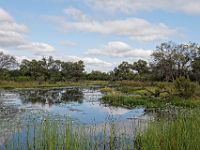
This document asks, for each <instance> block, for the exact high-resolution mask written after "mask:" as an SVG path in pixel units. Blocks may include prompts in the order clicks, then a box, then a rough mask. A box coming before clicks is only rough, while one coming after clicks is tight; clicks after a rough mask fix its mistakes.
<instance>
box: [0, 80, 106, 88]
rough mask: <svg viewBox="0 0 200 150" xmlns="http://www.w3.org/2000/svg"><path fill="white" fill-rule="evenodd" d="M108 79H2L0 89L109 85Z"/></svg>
mask: <svg viewBox="0 0 200 150" xmlns="http://www.w3.org/2000/svg"><path fill="white" fill-rule="evenodd" d="M107 85H108V82H107V81H78V82H72V81H70V82H57V83H49V82H36V81H33V82H32V81H31V82H14V81H0V89H15V88H53V87H67V86H82V87H94V86H107Z"/></svg>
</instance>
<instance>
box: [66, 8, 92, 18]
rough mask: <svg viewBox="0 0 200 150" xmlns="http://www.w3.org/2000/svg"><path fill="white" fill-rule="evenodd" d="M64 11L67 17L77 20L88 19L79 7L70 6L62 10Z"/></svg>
mask: <svg viewBox="0 0 200 150" xmlns="http://www.w3.org/2000/svg"><path fill="white" fill-rule="evenodd" d="M64 13H65V14H66V15H68V16H69V17H72V19H74V20H77V21H88V20H89V18H88V17H87V16H86V15H84V14H83V13H82V12H81V11H80V10H79V9H76V8H73V7H70V8H66V9H65V10H64Z"/></svg>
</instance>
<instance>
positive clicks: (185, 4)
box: [84, 0, 200, 15]
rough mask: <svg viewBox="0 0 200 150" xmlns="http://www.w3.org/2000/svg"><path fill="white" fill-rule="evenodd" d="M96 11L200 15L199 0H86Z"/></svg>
mask: <svg viewBox="0 0 200 150" xmlns="http://www.w3.org/2000/svg"><path fill="white" fill-rule="evenodd" d="M84 2H86V3H87V4H88V5H89V6H90V7H92V8H93V9H95V10H101V11H104V12H105V11H106V12H108V13H119V12H120V13H125V14H131V13H138V12H143V11H153V10H164V11H167V12H182V13H186V14H190V15H200V9H199V8H200V1H199V0H95V1H94V0H84Z"/></svg>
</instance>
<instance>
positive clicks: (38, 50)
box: [17, 43, 55, 55]
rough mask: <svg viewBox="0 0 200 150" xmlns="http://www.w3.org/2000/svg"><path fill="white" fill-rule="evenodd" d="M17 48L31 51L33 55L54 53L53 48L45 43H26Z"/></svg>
mask: <svg viewBox="0 0 200 150" xmlns="http://www.w3.org/2000/svg"><path fill="white" fill-rule="evenodd" d="M17 48H18V49H22V50H31V51H33V52H34V53H35V54H39V55H40V54H45V53H52V52H54V51H55V49H54V47H52V46H51V45H48V44H46V43H28V44H24V45H19V46H18V47H17Z"/></svg>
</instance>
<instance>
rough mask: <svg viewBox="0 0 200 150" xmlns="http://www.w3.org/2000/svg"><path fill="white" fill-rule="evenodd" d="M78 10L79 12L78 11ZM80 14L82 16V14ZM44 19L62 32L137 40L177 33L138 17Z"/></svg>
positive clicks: (159, 38)
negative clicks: (122, 18) (115, 18)
mask: <svg viewBox="0 0 200 150" xmlns="http://www.w3.org/2000/svg"><path fill="white" fill-rule="evenodd" d="M75 10H76V9H75ZM70 12H71V11H70ZM78 12H79V13H81V12H80V11H78ZM68 14H70V13H68ZM71 15H72V14H71ZM72 16H73V15H72ZM80 16H84V14H82V15H80ZM76 18H78V17H76ZM81 18H82V17H81ZM46 19H48V20H50V21H51V22H53V23H55V24H56V25H58V24H59V25H60V26H61V28H62V32H63V31H65V32H83V33H84V32H86V33H99V34H104V35H116V36H126V37H129V38H131V39H133V40H136V41H139V42H153V41H160V40H167V39H168V38H169V37H170V36H172V35H173V36H174V35H176V34H177V30H176V29H172V28H170V27H168V26H166V25H165V24H163V23H157V24H155V23H151V22H148V21H146V20H144V19H139V18H128V19H124V20H106V21H99V20H92V19H86V20H85V19H84V21H82V19H76V20H74V21H69V20H66V19H65V18H63V17H55V16H54V17H46ZM60 26H59V27H60Z"/></svg>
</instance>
